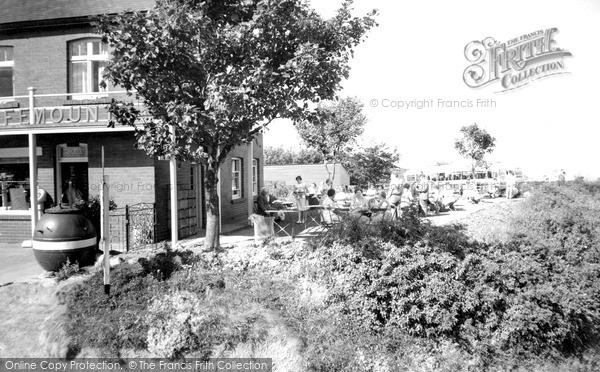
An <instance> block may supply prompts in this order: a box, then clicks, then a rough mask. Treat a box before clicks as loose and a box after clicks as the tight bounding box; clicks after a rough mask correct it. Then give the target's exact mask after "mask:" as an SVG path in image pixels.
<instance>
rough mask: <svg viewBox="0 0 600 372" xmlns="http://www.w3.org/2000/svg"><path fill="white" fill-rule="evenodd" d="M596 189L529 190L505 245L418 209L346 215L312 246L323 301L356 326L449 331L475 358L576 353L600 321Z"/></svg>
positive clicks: (594, 336)
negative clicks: (322, 277)
mask: <svg viewBox="0 0 600 372" xmlns="http://www.w3.org/2000/svg"><path fill="white" fill-rule="evenodd" d="M588 190H589V189H588ZM595 198H596V194H593V193H591V192H588V191H585V190H584V189H582V188H581V187H579V186H574V187H573V188H568V187H563V188H552V189H551V190H547V191H546V192H545V193H544V194H542V196H538V195H536V196H534V197H532V198H531V199H530V200H528V201H525V202H524V203H525V204H524V210H523V212H522V214H521V217H522V218H519V220H518V221H515V224H520V229H519V230H518V232H517V233H516V234H515V235H514V236H513V238H512V239H511V241H509V242H508V243H507V244H490V245H488V244H482V243H478V242H475V241H472V240H469V239H468V238H467V237H465V236H464V234H463V233H462V231H461V228H460V227H434V226H430V225H427V224H422V223H419V222H418V220H417V221H412V220H408V221H403V222H401V223H400V224H398V225H395V224H392V223H381V224H373V225H370V226H363V225H356V224H353V223H352V222H351V221H350V222H349V221H347V222H344V223H342V224H340V226H339V227H337V228H335V229H332V230H331V232H330V235H329V236H328V237H326V238H325V239H324V240H323V243H324V244H323V246H322V247H319V248H318V249H317V252H318V254H319V255H320V257H319V259H318V260H316V261H317V262H319V263H320V265H321V266H322V267H323V270H324V271H325V272H329V273H330V277H329V278H328V279H327V280H326V283H327V289H328V291H329V293H330V297H329V299H328V301H329V303H330V305H331V306H335V307H337V308H338V309H339V313H340V314H343V315H344V316H347V317H348V318H349V319H350V321H349V323H350V324H354V328H355V332H357V333H358V334H363V335H364V334H369V333H372V332H375V333H376V334H379V335H383V340H384V343H390V342H392V340H393V335H396V334H405V335H408V336H412V337H418V338H422V339H436V340H444V339H447V340H449V341H450V342H452V343H455V344H457V345H461V347H462V349H463V350H464V351H466V352H469V353H471V354H473V355H474V356H475V357H476V359H477V360H479V362H478V363H479V367H481V368H483V367H486V366H488V365H489V364H490V363H492V361H493V360H500V359H507V358H508V359H510V360H514V361H515V362H517V363H521V362H524V361H526V360H528V359H530V358H532V357H533V356H536V357H545V358H563V357H565V356H570V355H578V354H579V353H581V352H584V351H585V350H588V349H589V348H591V347H594V346H595V345H597V341H598V336H599V330H600V303H599V301H598V299H600V281H599V280H598V279H600V266H599V265H598V250H597V248H596V247H598V246H599V245H598V240H597V238H598V235H597V233H598V227H596V226H595V224H597V221H598V220H600V216H599V215H598V213H600V212H599V211H600V208H598V205H597V204H596V203H597V202H596V199H595ZM547 205H550V208H544V207H543V206H547ZM584 206H585V208H584ZM396 352H398V350H396ZM511 358H514V359H511Z"/></svg>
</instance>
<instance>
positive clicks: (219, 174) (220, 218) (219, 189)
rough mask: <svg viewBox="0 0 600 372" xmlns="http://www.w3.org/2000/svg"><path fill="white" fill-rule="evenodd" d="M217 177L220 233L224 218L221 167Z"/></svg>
mask: <svg viewBox="0 0 600 372" xmlns="http://www.w3.org/2000/svg"><path fill="white" fill-rule="evenodd" d="M217 177H218V178H219V182H217V195H218V196H219V234H221V231H222V228H221V221H222V220H223V218H222V217H221V205H222V204H223V201H222V200H221V168H220V167H219V173H217Z"/></svg>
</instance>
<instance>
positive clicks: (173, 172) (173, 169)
mask: <svg viewBox="0 0 600 372" xmlns="http://www.w3.org/2000/svg"><path fill="white" fill-rule="evenodd" d="M171 136H172V137H173V143H175V139H176V137H175V136H176V133H175V126H174V125H171ZM169 168H170V169H169V170H170V176H171V184H170V187H171V248H172V249H175V248H176V247H177V243H178V239H179V234H178V232H179V231H178V230H179V228H178V223H177V222H178V221H177V218H178V214H179V213H178V208H177V207H178V205H177V204H178V203H177V159H176V158H175V156H174V155H173V154H172V155H171V156H170V157H169Z"/></svg>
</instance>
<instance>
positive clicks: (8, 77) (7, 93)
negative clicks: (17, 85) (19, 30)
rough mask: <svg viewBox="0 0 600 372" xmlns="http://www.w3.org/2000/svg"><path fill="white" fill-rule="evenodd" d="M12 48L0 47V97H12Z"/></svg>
mask: <svg viewBox="0 0 600 372" xmlns="http://www.w3.org/2000/svg"><path fill="white" fill-rule="evenodd" d="M14 65H15V62H14V60H13V47H9V46H0V97H11V96H13V95H14V94H13V67H14Z"/></svg>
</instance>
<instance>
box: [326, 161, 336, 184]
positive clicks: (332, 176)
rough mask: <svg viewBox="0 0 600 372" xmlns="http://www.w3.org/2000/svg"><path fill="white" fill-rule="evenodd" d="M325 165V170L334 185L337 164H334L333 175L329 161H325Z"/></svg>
mask: <svg viewBox="0 0 600 372" xmlns="http://www.w3.org/2000/svg"><path fill="white" fill-rule="evenodd" d="M323 164H325V170H326V171H327V178H329V179H330V180H331V184H333V179H334V178H335V162H334V163H333V175H332V174H331V172H330V171H329V165H328V163H327V160H323Z"/></svg>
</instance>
